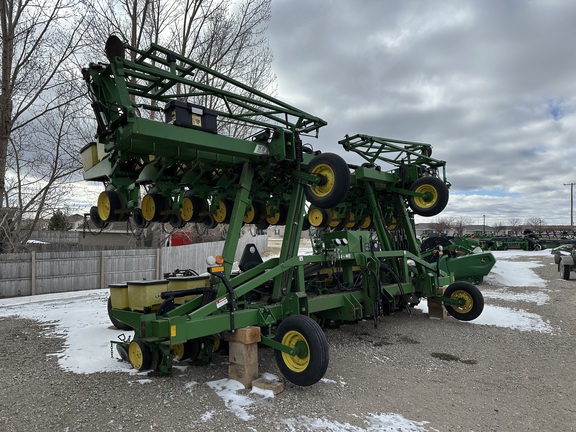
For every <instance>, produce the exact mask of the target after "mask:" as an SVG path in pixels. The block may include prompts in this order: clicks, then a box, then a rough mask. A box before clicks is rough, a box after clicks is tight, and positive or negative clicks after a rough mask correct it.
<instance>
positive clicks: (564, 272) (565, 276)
mask: <svg viewBox="0 0 576 432" xmlns="http://www.w3.org/2000/svg"><path fill="white" fill-rule="evenodd" d="M570 267H571V266H570V265H568V264H564V266H563V268H562V279H564V280H570Z"/></svg>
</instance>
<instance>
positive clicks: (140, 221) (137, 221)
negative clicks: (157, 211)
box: [132, 207, 150, 229]
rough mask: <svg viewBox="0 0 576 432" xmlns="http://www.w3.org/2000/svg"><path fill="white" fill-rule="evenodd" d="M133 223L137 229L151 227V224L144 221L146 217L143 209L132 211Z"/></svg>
mask: <svg viewBox="0 0 576 432" xmlns="http://www.w3.org/2000/svg"><path fill="white" fill-rule="evenodd" d="M132 223H133V224H134V226H136V227H137V228H142V229H144V228H147V227H148V226H150V222H148V221H147V220H146V219H144V215H143V214H142V209H141V208H140V207H136V208H135V209H134V210H133V211H132Z"/></svg>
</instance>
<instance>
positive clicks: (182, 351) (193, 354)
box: [174, 340, 200, 361]
mask: <svg viewBox="0 0 576 432" xmlns="http://www.w3.org/2000/svg"><path fill="white" fill-rule="evenodd" d="M198 354H200V342H198V341H197V340H189V341H187V342H184V343H183V344H178V345H175V346H174V358H175V359H176V360H177V361H184V360H188V359H190V360H191V361H194V360H196V358H197V357H198Z"/></svg>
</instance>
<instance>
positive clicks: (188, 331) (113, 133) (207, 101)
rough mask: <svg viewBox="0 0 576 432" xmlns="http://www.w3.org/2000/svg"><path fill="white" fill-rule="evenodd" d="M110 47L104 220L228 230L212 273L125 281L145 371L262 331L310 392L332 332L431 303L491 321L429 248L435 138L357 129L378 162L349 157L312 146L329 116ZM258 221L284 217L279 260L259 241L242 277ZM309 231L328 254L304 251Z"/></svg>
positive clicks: (130, 325)
mask: <svg viewBox="0 0 576 432" xmlns="http://www.w3.org/2000/svg"><path fill="white" fill-rule="evenodd" d="M125 50H131V51H132V52H133V53H135V54H136V56H135V59H134V60H130V59H129V58H127V57H126V56H125V55H124V52H125ZM106 53H107V57H108V60H109V63H108V64H102V63H97V64H90V65H89V66H88V67H87V68H85V69H83V76H84V79H85V80H86V82H87V84H88V89H89V95H90V97H91V99H92V107H93V109H94V112H95V115H96V118H97V120H98V128H97V134H96V135H97V141H96V142H94V143H92V144H91V145H89V146H87V147H86V148H85V149H84V151H83V159H84V168H85V171H84V177H85V179H86V180H91V181H100V182H102V183H103V184H104V185H105V190H104V191H103V192H102V193H101V194H100V196H99V198H98V205H97V206H94V207H93V208H92V210H91V218H92V221H93V222H94V223H95V224H96V225H98V226H103V225H105V224H107V223H109V222H113V221H121V220H127V219H129V218H130V220H131V223H133V224H135V225H137V226H141V227H145V226H148V225H149V224H151V223H170V224H172V225H173V226H175V227H181V226H183V225H184V224H186V223H189V222H195V223H204V224H206V225H207V226H209V227H215V226H216V225H217V224H227V226H228V234H227V237H226V241H225V243H224V247H223V250H222V253H221V256H220V257H219V258H217V259H212V260H211V261H209V264H208V270H207V272H199V273H194V272H190V273H189V274H186V275H172V276H168V277H167V278H166V279H163V280H159V281H135V282H128V283H126V284H120V285H114V286H111V287H110V291H111V297H110V302H109V314H110V316H111V318H112V319H113V320H114V322H115V323H116V324H117V325H118V326H121V327H125V328H127V329H132V330H134V336H133V338H132V337H131V338H130V339H125V340H121V341H114V343H115V344H116V345H117V349H118V351H119V353H120V354H121V356H122V357H123V358H124V359H126V360H128V361H130V362H131V363H132V365H133V366H134V367H135V368H137V369H141V370H145V369H154V370H157V371H159V372H161V373H170V371H171V369H172V366H173V360H174V359H185V358H196V359H202V360H205V361H209V360H210V358H211V357H212V355H213V352H214V351H215V349H216V347H217V346H218V344H219V343H220V340H221V339H222V338H223V337H225V335H226V334H227V333H229V332H234V331H236V330H237V329H239V328H243V327H247V326H258V327H260V328H261V332H262V337H261V343H262V344H264V345H267V346H269V347H272V348H273V349H274V350H275V358H276V361H277V363H278V366H279V368H280V370H281V372H282V373H283V374H284V375H285V377H286V378H287V379H288V380H289V381H291V382H293V383H295V384H297V385H302V386H306V385H311V384H314V383H316V382H317V381H318V380H320V379H321V378H322V376H323V375H324V373H325V371H326V369H327V367H328V358H329V355H328V346H327V340H326V337H325V335H324V332H323V331H322V327H323V326H325V325H328V324H341V323H351V322H355V321H359V320H362V319H372V320H374V322H375V323H377V322H378V318H379V317H381V316H383V315H385V314H389V313H392V312H394V311H398V310H404V309H408V308H410V307H412V306H414V305H416V304H418V303H419V301H420V300H421V299H422V298H428V299H435V300H439V301H442V302H443V303H444V305H445V307H446V309H447V311H448V312H449V313H450V314H451V315H452V316H454V317H455V318H457V319H460V320H473V319H475V318H476V317H478V316H479V315H480V313H481V312H482V309H483V306H484V300H483V297H482V294H481V293H480V291H479V290H478V288H476V287H475V286H474V285H472V284H470V283H467V282H463V281H459V282H454V277H453V275H452V274H451V273H449V272H447V271H445V270H443V269H442V268H441V266H439V265H438V263H437V262H432V263H430V262H428V261H426V260H425V259H423V258H422V256H421V254H420V249H419V244H418V241H417V238H416V235H415V232H414V228H413V215H414V214H418V215H422V216H434V215H436V214H438V213H440V212H441V211H442V210H443V209H444V207H445V206H446V204H447V202H448V195H449V192H448V190H449V186H450V184H449V183H448V182H447V180H446V176H445V162H444V161H441V160H436V159H433V158H432V157H431V151H432V148H431V146H430V145H428V144H422V143H414V142H408V141H398V140H391V139H385V138H380V137H373V136H368V135H352V136H346V137H344V138H343V139H342V140H341V141H339V144H340V145H341V146H342V149H343V150H344V151H346V152H353V153H355V154H357V155H359V156H361V157H362V158H363V159H364V160H365V161H366V162H365V163H363V164H362V165H360V166H358V165H354V166H353V165H349V164H348V163H347V162H346V161H345V160H344V159H343V158H342V157H341V156H339V155H337V154H335V153H321V152H319V151H313V150H312V149H311V148H310V147H309V146H307V145H304V144H303V143H302V137H303V136H304V135H310V134H313V135H317V133H318V130H319V129H320V128H321V127H322V126H324V125H326V122H325V121H323V120H322V119H320V118H318V117H315V116H312V115H310V114H308V113H306V112H304V111H301V110H299V109H297V108H294V107H292V106H290V105H288V104H286V103H284V102H282V101H280V100H278V99H275V98H272V97H270V96H268V95H266V94H264V93H262V92H259V91H257V90H255V89H253V88H251V87H248V86H246V85H244V84H242V83H239V82H238V81H235V80H232V79H230V78H229V77H227V76H225V75H223V74H220V73H218V72H216V71H214V70H211V69H209V68H207V67H205V66H203V65H201V64H198V63H196V62H194V61H193V60H190V59H188V58H185V57H183V56H180V55H178V54H176V53H174V52H172V51H170V50H168V49H166V48H163V47H161V46H158V45H152V46H151V47H150V48H149V49H148V50H146V51H140V50H137V49H135V48H131V47H129V46H127V45H124V44H123V43H122V42H121V41H120V40H118V39H117V38H115V37H111V38H110V39H109V40H108V43H107V46H106ZM233 129H235V130H239V129H241V130H243V131H244V132H245V137H244V138H237V137H233V136H231V135H230V134H227V131H231V130H233ZM380 164H384V165H385V167H383V166H381V165H380ZM384 168H387V169H384ZM142 194H143V195H144V196H143V197H142V198H141V195H142ZM243 224H257V225H258V226H259V227H266V226H267V225H284V226H285V233H284V239H283V243H282V247H281V250H280V253H279V256H278V257H276V258H272V259H268V260H266V261H262V259H261V257H260V255H259V253H258V251H257V250H256V249H255V247H254V246H253V245H249V246H247V248H246V249H245V250H244V253H243V256H242V259H241V260H240V263H239V266H238V267H239V271H233V264H234V255H235V253H236V249H237V246H238V239H239V236H240V231H241V228H242V225H243ZM308 227H311V233H312V234H311V236H312V239H311V241H312V247H313V253H312V254H310V255H307V256H303V255H299V254H298V245H299V242H300V238H301V236H302V231H303V230H305V229H307V228H308ZM446 286H447V288H446V290H445V292H444V293H443V294H439V292H440V291H439V289H440V288H441V287H446Z"/></svg>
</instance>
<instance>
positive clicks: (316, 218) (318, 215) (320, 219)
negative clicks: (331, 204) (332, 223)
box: [308, 208, 325, 227]
mask: <svg viewBox="0 0 576 432" xmlns="http://www.w3.org/2000/svg"><path fill="white" fill-rule="evenodd" d="M324 216H325V214H324V212H323V211H322V210H320V209H318V208H315V209H312V210H310V212H308V222H310V225H312V226H313V227H319V226H322V225H323V224H324Z"/></svg>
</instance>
